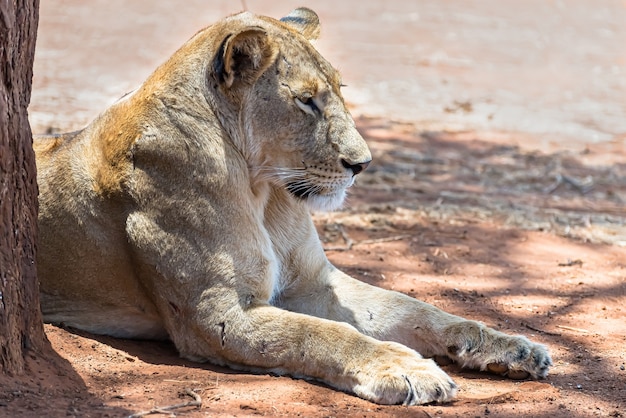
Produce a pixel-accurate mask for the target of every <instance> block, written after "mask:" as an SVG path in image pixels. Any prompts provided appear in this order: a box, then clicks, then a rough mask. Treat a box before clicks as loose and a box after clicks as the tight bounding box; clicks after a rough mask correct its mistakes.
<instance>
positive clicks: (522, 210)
mask: <svg viewBox="0 0 626 418" xmlns="http://www.w3.org/2000/svg"><path fill="white" fill-rule="evenodd" d="M205 3H206V2H200V1H195V0H194V1H189V2H186V3H185V5H184V6H183V5H181V4H179V3H175V2H152V1H134V2H132V3H127V2H123V1H121V0H117V1H103V0H99V1H92V2H88V3H84V2H78V1H71V0H69V1H60V0H59V1H55V2H44V4H42V8H41V22H40V31H39V39H38V52H37V57H36V63H35V79H34V93H33V100H32V104H31V107H30V114H31V123H32V125H33V131H34V132H45V131H53V132H54V131H67V130H72V129H77V128H80V127H81V126H83V125H84V124H86V123H87V122H88V121H89V120H90V119H91V118H93V117H94V116H95V115H96V114H97V112H98V111H99V110H101V109H102V108H104V107H106V106H107V105H108V104H109V103H111V102H112V101H114V100H115V99H116V98H117V97H119V96H120V95H122V94H123V93H124V92H126V91H128V90H130V89H132V88H133V87H134V86H135V85H136V84H138V83H139V82H141V80H142V79H143V78H144V77H145V76H146V75H147V74H148V73H149V71H150V70H151V69H153V68H154V67H155V66H156V65H158V63H159V62H161V61H163V60H164V59H165V58H166V57H167V55H169V54H170V53H171V52H172V51H173V50H174V49H175V48H176V47H177V46H178V45H180V44H181V43H182V42H184V41H185V40H186V38H188V37H189V36H190V35H191V34H193V33H194V32H195V31H196V30H197V29H199V28H200V27H202V26H204V25H206V24H208V23H210V22H212V21H214V20H216V19H218V18H219V17H221V16H223V15H226V14H228V13H231V12H235V11H237V9H238V8H237V7H235V6H233V4H231V3H232V2H226V1H224V2H221V3H220V2H213V5H212V7H211V8H210V10H207V5H206V4H205ZM380 3H383V4H380ZM294 6H295V5H294V4H292V3H291V2H286V1H275V2H270V1H254V2H253V1H248V2H247V7H248V8H249V9H251V10H253V11H256V12H261V13H265V14H268V15H272V16H276V17H278V16H280V15H281V14H283V13H285V12H287V11H288V10H290V9H292V8H293V7H294ZM311 7H313V8H315V9H316V10H317V11H318V13H319V14H320V16H321V20H322V23H323V25H324V27H323V33H322V39H321V40H320V42H319V44H318V45H319V48H320V50H321V51H322V52H323V53H324V55H326V56H327V57H328V58H329V59H330V60H331V62H333V63H334V64H335V65H336V66H337V67H338V68H339V69H340V70H341V71H342V72H343V74H344V79H345V81H346V83H347V84H349V85H350V87H348V88H347V89H346V91H345V94H346V98H347V100H348V101H349V102H350V104H351V107H352V110H353V113H354V114H355V115H356V121H357V126H358V127H359V129H360V131H361V132H362V134H363V136H364V137H365V138H366V139H367V141H368V143H369V145H370V147H371V149H372V153H373V156H374V163H373V164H372V165H371V166H370V168H369V169H368V170H367V171H366V172H365V173H363V174H362V175H361V176H360V179H359V181H358V184H357V186H356V187H355V188H353V189H352V191H351V195H350V197H349V199H348V203H347V205H346V207H345V209H344V210H342V211H339V212H336V213H330V214H315V221H316V225H317V226H318V231H319V234H320V238H321V239H322V241H323V242H324V245H325V247H326V249H327V252H328V256H329V258H330V259H331V260H332V261H333V263H335V264H336V265H337V266H339V267H340V268H342V269H344V270H345V271H347V272H348V273H350V274H352V275H354V276H355V277H357V278H359V279H361V280H363V281H366V282H368V283H371V284H375V285H378V286H382V287H385V288H389V289H394V290H397V291H400V292H404V293H407V294H409V295H411V296H414V297H416V298H420V299H422V300H425V301H427V302H430V303H432V304H434V305H436V306H438V307H440V308H443V309H445V310H447V311H449V312H452V313H454V314H458V315H462V316H466V317H470V318H473V319H478V320H481V321H484V322H485V323H487V324H488V325H490V326H494V327H496V328H498V329H500V330H503V331H506V332H509V333H519V334H524V335H527V336H528V337H529V338H532V339H534V340H536V341H539V342H541V343H544V344H546V345H547V346H548V347H549V349H550V350H551V352H552V356H553V359H554V362H555V365H554V368H553V370H552V372H551V374H550V376H549V377H548V379H546V380H543V381H511V380H506V379H501V378H499V377H496V376H491V375H485V374H482V373H477V372H473V371H467V370H459V369H458V368H457V367H456V366H455V365H448V366H444V369H445V370H447V371H448V372H449V373H450V374H451V375H452V377H453V378H454V379H455V381H456V382H457V383H458V384H459V386H460V392H459V396H458V399H457V400H456V401H455V402H452V403H450V404H446V405H429V406H421V407H402V406H378V405H375V404H372V403H369V402H366V401H363V400H360V399H358V398H356V397H354V396H352V395H350V394H345V393H341V392H337V391H334V390H332V389H329V388H328V387H325V386H324V385H320V384H316V383H311V382H306V381H302V380H294V379H291V378H288V377H275V376H268V375H251V374H247V373H240V372H235V371H232V370H229V369H224V368H220V367H215V366H211V365H206V364H196V363H192V362H189V361H186V360H181V359H180V358H179V357H178V355H177V353H176V350H175V349H174V347H173V346H172V345H171V344H169V343H155V342H147V341H128V340H119V339H114V338H109V337H102V336H94V335H91V334H87V333H83V332H80V331H76V330H67V329H61V328H57V327H55V326H51V325H46V332H47V335H48V338H49V340H50V342H51V344H52V347H53V349H54V350H55V352H56V355H55V356H53V357H52V360H51V362H52V363H51V364H47V363H45V362H44V361H43V360H41V357H38V356H36V355H33V357H32V358H30V359H29V362H30V369H31V371H32V373H31V374H30V375H28V376H26V377H24V378H7V377H6V376H5V377H0V416H7V417H13V416H24V417H36V416H80V417H83V416H84V417H105V416H110V417H117V416H128V415H131V414H133V413H137V412H140V411H147V410H150V409H152V408H154V407H157V406H171V405H176V404H180V403H187V402H191V401H193V400H194V398H192V396H190V394H188V393H186V392H185V390H191V391H194V393H196V394H197V395H199V397H200V398H201V401H202V405H201V407H200V408H198V407H195V406H187V407H182V408H177V409H174V410H172V411H171V413H172V414H175V415H177V416H179V415H180V416H193V417H195V416H198V417H200V416H263V415H265V416H328V417H331V416H332V417H343V416H345V417H348V416H350V417H353V416H363V417H370V416H372V417H391V416H415V417H435V416H458V417H466V416H467V417H484V416H489V417H499V416H534V417H548V416H549V417H586V416H605V417H606V416H611V417H621V416H624V414H626V412H625V410H626V370H625V366H626V353H625V348H624V347H626V321H625V320H624V318H625V316H626V256H625V254H626V209H625V207H626V145H625V142H626V103H625V102H624V97H626V55H625V52H624V47H623V45H626V29H625V28H624V26H623V25H622V24H621V23H623V22H624V21H626V3H625V2H623V1H608V0H607V1H605V0H603V1H597V2H593V6H592V5H591V3H590V2H585V1H576V0H572V1H568V2H562V3H561V2H545V1H523V2H522V1H509V2H501V1H497V0H493V1H488V0H484V1H473V2H467V1H434V0H432V1H426V0H425V1H423V2H419V5H418V4H412V3H411V4H409V2H404V1H402V2H401V1H387V2H355V1H346V2H336V1H335V2H330V1H320V2H315V4H312V6H311ZM198 10H202V12H201V13H198ZM55 369H59V370H61V372H52V371H51V370H55Z"/></svg>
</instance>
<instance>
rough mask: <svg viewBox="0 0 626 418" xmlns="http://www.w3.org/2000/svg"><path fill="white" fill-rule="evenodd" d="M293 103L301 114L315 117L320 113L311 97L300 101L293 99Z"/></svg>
mask: <svg viewBox="0 0 626 418" xmlns="http://www.w3.org/2000/svg"><path fill="white" fill-rule="evenodd" d="M294 101H295V102H296V105H297V106H298V107H299V108H300V109H302V111H303V112H305V113H308V114H309V115H313V116H315V115H316V114H317V113H319V112H320V108H319V107H318V106H317V104H316V103H315V99H314V98H313V97H303V98H302V99H299V98H297V97H295V98H294Z"/></svg>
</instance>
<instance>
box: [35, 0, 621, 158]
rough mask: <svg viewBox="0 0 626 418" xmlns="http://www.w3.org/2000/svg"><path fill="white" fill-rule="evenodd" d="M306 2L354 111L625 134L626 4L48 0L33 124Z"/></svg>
mask: <svg viewBox="0 0 626 418" xmlns="http://www.w3.org/2000/svg"><path fill="white" fill-rule="evenodd" d="M300 5H306V6H308V7H311V8H313V9H314V10H315V11H316V12H317V13H318V14H319V15H320V19H321V22H322V35H321V38H320V40H319V41H318V42H317V46H318V49H319V50H320V51H321V52H322V54H323V55H324V56H325V57H326V58H327V59H328V60H329V61H330V62H331V63H332V64H333V65H335V66H336V67H337V68H338V69H339V70H340V71H341V72H342V74H343V78H344V81H345V83H346V84H347V85H348V87H347V88H345V89H344V94H345V97H346V99H347V101H348V102H349V104H350V106H351V109H352V111H353V113H354V114H355V115H357V116H358V115H367V116H381V117H386V118H391V119H393V120H398V121H408V122H411V123H415V124H417V125H418V126H419V127H420V128H421V129H424V130H453V131H454V130H457V131H458V130H481V131H513V132H520V133H528V134H531V136H532V137H531V138H530V139H529V138H526V139H525V140H524V141H522V142H523V143H524V144H522V145H531V146H536V147H539V148H547V147H554V146H556V147H563V146H565V147H568V148H570V149H573V150H577V149H584V148H585V145H586V144H589V143H602V142H610V141H616V140H619V141H620V142H623V141H624V138H625V136H624V135H625V133H626V2H625V1H623V0H595V1H593V2H591V1H588V0H562V1H561V0H550V1H547V0H524V1H512V0H507V1H502V0H480V1H468V0H445V1H441V0H420V1H416V0H408V1H407V0H386V1H337V0H317V1H305V0H303V1H292V0H279V1H275V0H272V1H270V0H245V1H240V2H239V1H233V0H229V1H226V0H223V1H220V0H214V1H206V0H203V1H200V0H187V1H185V2H172V1H154V0H134V1H132V2H128V1H124V0H92V1H89V2H84V1H78V0H55V1H53V2H51V1H46V2H42V3H41V17H40V26H39V37H38V40H37V54H36V59H35V71H34V87H33V96H32V104H31V107H30V115H31V123H32V125H33V131H34V132H39V133H41V132H45V131H57V130H62V131H66V130H73V129H77V128H80V127H82V126H84V125H85V124H86V123H87V122H88V121H89V120H90V119H92V118H93V117H94V116H95V115H96V114H97V113H99V112H100V111H101V110H103V109H104V108H105V107H107V106H108V105H109V104H110V103H112V102H113V101H114V100H116V99H117V98H118V97H120V96H121V95H123V94H124V93H125V92H127V91H129V90H132V89H134V88H135V87H136V86H138V85H139V84H140V83H141V82H142V81H143V80H144V79H145V78H146V77H147V76H148V75H149V74H150V72H151V71H152V70H153V69H154V68H156V66H157V65H158V64H160V63H161V62H163V61H164V60H165V59H166V58H167V57H169V55H171V53H172V52H174V51H175V50H176V49H177V48H178V47H179V46H180V45H182V43H184V42H185V41H186V40H187V39H188V38H190V37H191V36H192V35H193V34H194V33H195V32H196V31H197V30H199V29H201V28H202V27H204V26H207V25H208V24H210V23H212V22H214V21H216V20H217V19H219V18H221V17H223V16H225V15H228V14H232V13H235V12H238V11H241V10H243V9H244V8H246V9H248V10H250V11H253V12H256V13H261V14H266V15H269V16H273V17H281V16H283V15H285V14H286V13H288V12H289V11H290V10H292V9H293V8H295V7H298V6H300ZM527 141H531V144H527Z"/></svg>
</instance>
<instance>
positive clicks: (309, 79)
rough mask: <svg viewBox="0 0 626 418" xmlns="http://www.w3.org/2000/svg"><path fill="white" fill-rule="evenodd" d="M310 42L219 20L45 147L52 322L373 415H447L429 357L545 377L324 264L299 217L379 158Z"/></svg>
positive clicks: (44, 217) (530, 350) (289, 29)
mask: <svg viewBox="0 0 626 418" xmlns="http://www.w3.org/2000/svg"><path fill="white" fill-rule="evenodd" d="M318 33H319V27H318V21H317V16H316V15H315V14H314V13H313V12H312V11H310V10H308V9H298V10H297V11H295V12H294V14H292V15H290V16H288V17H286V18H285V19H284V21H282V22H281V21H276V20H274V19H270V18H267V17H260V16H255V15H252V14H249V13H242V14H238V15H234V16H231V17H228V18H226V19H224V20H222V21H220V22H218V23H216V24H215V25H213V26H211V27H209V28H207V29H205V30H203V31H201V32H199V33H197V34H196V35H195V36H194V37H193V38H192V39H191V40H190V41H189V42H187V43H186V44H185V45H184V46H183V47H182V48H181V49H180V50H179V51H178V52H176V53H175V54H174V55H173V56H172V57H171V58H170V59H169V60H168V61H167V62H166V63H165V64H163V65H162V66H161V67H160V68H158V69H157V70H156V71H155V72H154V74H152V76H150V77H149V78H148V80H147V81H146V82H145V83H144V84H143V85H142V86H141V87H140V88H139V89H138V90H137V91H135V92H133V93H131V94H130V95H128V96H126V97H124V98H122V99H121V100H120V101H119V102H118V103H116V104H114V105H113V106H112V107H111V108H109V109H107V110H106V111H105V112H104V113H103V114H102V115H100V116H99V117H98V118H97V119H96V120H95V121H93V122H92V123H91V124H90V125H89V126H88V127H86V128H85V129H84V130H82V131H80V132H75V133H72V134H66V135H63V136H57V137H52V138H51V137H42V138H39V139H38V140H37V143H36V148H37V164H38V168H39V184H40V191H41V195H40V245H39V257H38V263H39V275H40V277H41V291H42V309H43V313H44V316H45V319H46V320H47V321H50V322H55V323H64V324H66V325H68V326H73V327H76V328H80V329H84V330H87V331H91V332H94V333H102V334H109V335H114V336H119V337H130V338H170V339H171V340H172V341H173V342H174V343H175V344H176V347H177V348H178V350H179V351H180V354H181V355H182V356H184V357H187V358H190V359H194V360H198V361H205V360H208V361H211V362H214V363H217V364H223V365H229V366H231V367H235V368H239V369H243V370H251V371H272V372H275V373H281V374H283V373H284V374H290V375H293V376H300V377H306V378H313V379H318V380H321V381H323V382H326V383H327V384H329V385H331V386H333V387H335V388H338V389H342V390H346V391H350V392H353V393H355V394H357V395H358V396H361V397H363V398H365V399H369V400H371V401H374V402H379V403H383V404H395V403H405V404H420V403H427V402H432V401H448V400H450V399H452V398H453V397H454V395H455V392H456V386H455V385H454V383H453V382H452V380H451V379H450V378H449V377H448V376H447V375H446V374H445V373H444V372H443V371H442V370H441V369H439V368H438V367H437V365H436V364H435V363H434V362H433V361H432V360H429V359H424V358H422V356H424V357H433V356H449V357H451V358H452V359H453V360H455V361H457V362H459V363H461V364H462V365H463V366H466V367H472V368H479V369H482V370H485V369H486V368H490V369H491V370H497V371H500V372H503V373H504V374H506V373H508V372H510V371H515V372H516V373H517V372H518V371H526V372H527V373H528V374H530V375H531V376H533V377H544V376H545V375H546V374H547V371H548V367H549V366H550V364H551V361H550V357H549V355H548V353H547V351H546V350H545V348H544V347H542V346H540V345H537V344H534V343H531V342H530V341H528V340H527V339H526V338H524V337H519V336H508V335H505V334H502V333H500V332H498V331H495V330H493V329H490V328H487V327H485V326H484V325H482V324H480V323H477V322H473V321H468V320H465V319H463V318H460V317H457V316H453V315H450V314H447V313H445V312H442V311H440V310H438V309H436V308H435V307H433V306H430V305H428V304H425V303H423V302H420V301H417V300H415V299H413V298H410V297H408V296H406V295H403V294H400V293H396V292H391V291H386V290H382V289H378V288H375V287H372V286H369V285H366V284H364V283H362V282H359V281H357V280H355V279H352V278H350V277H348V276H347V275H345V274H344V273H342V272H341V271H339V270H337V269H336V268H335V267H333V266H332V265H331V264H330V263H329V262H328V260H327V259H326V257H325V255H324V252H323V250H322V247H321V245H320V242H319V239H318V237H317V234H316V231H315V229H314V227H313V224H312V222H311V218H310V215H309V209H310V208H322V209H324V208H326V209H332V208H334V207H337V206H338V205H339V204H341V202H342V200H343V197H344V193H345V190H346V188H347V187H349V186H350V185H351V184H352V182H353V175H355V174H356V173H358V171H360V170H361V169H363V168H365V167H366V165H367V163H368V162H369V160H370V158H371V157H370V152H369V150H368V148H367V146H366V144H365V142H364V141H363V139H362V138H361V136H360V135H359V133H358V132H357V130H356V128H355V125H354V122H353V120H352V119H351V117H350V115H349V113H348V111H347V110H346V107H345V105H344V102H343V99H342V96H341V93H340V90H339V89H340V84H341V80H340V77H339V74H338V73H337V71H335V70H334V69H333V68H332V66H331V65H330V64H329V63H328V62H327V61H325V60H324V58H322V57H321V56H320V55H319V54H318V52H317V51H316V50H315V49H314V48H313V46H312V45H311V44H310V43H309V41H308V40H307V38H305V35H306V36H307V37H308V38H313V37H316V36H317V34H318ZM385 341H395V342H385ZM418 352H419V353H421V355H420V354H418Z"/></svg>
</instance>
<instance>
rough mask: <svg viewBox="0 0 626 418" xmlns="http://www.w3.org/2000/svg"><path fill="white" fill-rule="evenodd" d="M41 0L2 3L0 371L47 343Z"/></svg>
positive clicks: (15, 368) (14, 369) (16, 371)
mask: <svg viewBox="0 0 626 418" xmlns="http://www.w3.org/2000/svg"><path fill="white" fill-rule="evenodd" d="M38 21H39V0H0V373H1V374H8V375H20V374H23V373H24V372H25V364H26V355H27V354H28V353H29V352H36V353H41V352H43V351H44V350H45V349H46V348H47V346H48V341H47V339H46V337H45V334H44V332H43V324H42V320H41V313H40V308H39V286H38V282H37V270H36V266H35V251H36V238H37V175H36V169H35V154H34V151H33V146H32V135H31V130H30V125H29V123H28V113H27V108H28V104H29V102H30V93H31V83H32V75H33V58H34V53H35V40H36V37H37V24H38Z"/></svg>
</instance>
